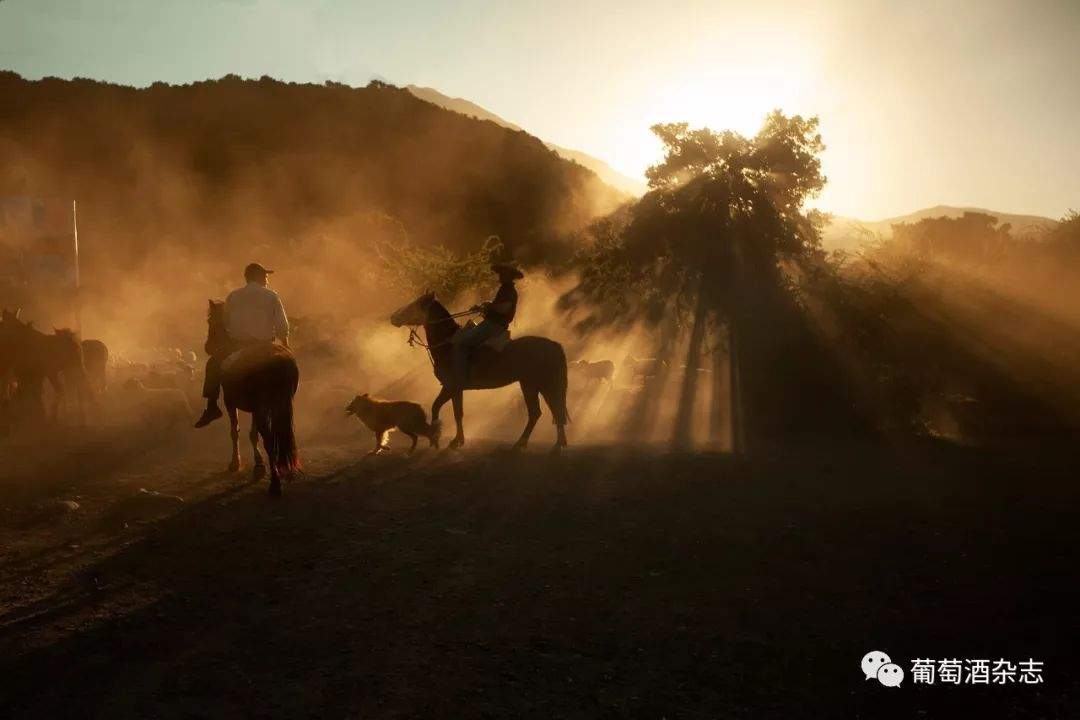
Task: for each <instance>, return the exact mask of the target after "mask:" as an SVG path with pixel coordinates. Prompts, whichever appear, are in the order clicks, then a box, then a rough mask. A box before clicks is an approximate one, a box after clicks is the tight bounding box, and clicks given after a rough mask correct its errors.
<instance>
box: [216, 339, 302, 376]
mask: <svg viewBox="0 0 1080 720" xmlns="http://www.w3.org/2000/svg"><path fill="white" fill-rule="evenodd" d="M288 355H291V353H290V352H289V349H288V348H287V347H285V346H284V345H282V344H281V343H279V342H276V341H273V340H265V341H261V340H260V341H254V342H247V343H243V344H240V345H238V346H236V347H234V348H233V349H232V351H231V352H229V353H228V354H227V355H226V356H225V357H224V358H223V359H222V361H221V372H222V375H234V376H235V375H243V374H245V373H247V372H249V371H251V370H254V369H255V368H257V367H259V366H260V365H263V364H265V363H267V362H269V361H271V360H274V359H276V358H279V357H285V356H288Z"/></svg>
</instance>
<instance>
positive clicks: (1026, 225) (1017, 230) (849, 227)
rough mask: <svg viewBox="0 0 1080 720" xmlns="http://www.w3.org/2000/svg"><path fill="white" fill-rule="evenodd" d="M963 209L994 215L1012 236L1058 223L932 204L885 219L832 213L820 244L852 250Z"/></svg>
mask: <svg viewBox="0 0 1080 720" xmlns="http://www.w3.org/2000/svg"><path fill="white" fill-rule="evenodd" d="M966 212H976V213H984V214H986V215H992V216H994V217H996V218H997V221H998V224H999V225H1000V224H1004V223H1008V224H1009V225H1011V226H1012V232H1013V235H1015V236H1018V237H1024V236H1028V237H1032V236H1038V235H1042V234H1043V233H1045V232H1046V231H1047V230H1050V229H1052V228H1053V227H1055V226H1056V225H1057V224H1058V221H1057V220H1054V219H1053V218H1048V217H1043V216H1041V215H1017V214H1015V213H1005V212H999V211H997V210H987V209H985V208H976V207H955V206H953V205H935V206H934V207H930V208H924V209H922V210H916V211H915V212H912V213H908V214H907V215H898V216H896V217H891V218H886V219H884V220H859V219H857V218H850V217H843V216H840V215H835V216H833V219H832V222H830V223H829V224H828V225H826V226H825V229H824V230H823V231H822V245H823V246H824V247H825V249H826V250H852V249H854V248H856V247H858V246H859V245H860V244H862V243H864V242H866V241H868V240H873V239H874V238H875V237H881V238H889V237H892V226H893V225H899V224H900V223H915V222H918V221H920V220H922V219H924V218H939V217H948V218H958V217H960V216H962V215H963V214H964V213H966Z"/></svg>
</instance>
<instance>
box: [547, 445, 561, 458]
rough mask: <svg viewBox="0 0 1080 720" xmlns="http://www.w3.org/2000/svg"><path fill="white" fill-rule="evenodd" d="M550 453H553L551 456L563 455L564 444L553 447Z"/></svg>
mask: <svg viewBox="0 0 1080 720" xmlns="http://www.w3.org/2000/svg"><path fill="white" fill-rule="evenodd" d="M548 454H549V455H551V457H558V456H559V455H562V445H556V446H555V447H553V448H551V452H550V453H548Z"/></svg>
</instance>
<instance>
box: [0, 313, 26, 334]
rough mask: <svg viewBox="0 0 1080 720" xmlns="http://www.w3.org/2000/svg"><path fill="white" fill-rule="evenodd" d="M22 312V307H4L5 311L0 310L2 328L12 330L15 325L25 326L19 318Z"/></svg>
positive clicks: (0, 325) (0, 326)
mask: <svg viewBox="0 0 1080 720" xmlns="http://www.w3.org/2000/svg"><path fill="white" fill-rule="evenodd" d="M20 314H22V308H15V309H14V310H8V309H7V308H4V309H3V311H0V328H3V329H5V330H10V329H13V328H15V327H24V325H23V322H22V321H21V320H19V315H20Z"/></svg>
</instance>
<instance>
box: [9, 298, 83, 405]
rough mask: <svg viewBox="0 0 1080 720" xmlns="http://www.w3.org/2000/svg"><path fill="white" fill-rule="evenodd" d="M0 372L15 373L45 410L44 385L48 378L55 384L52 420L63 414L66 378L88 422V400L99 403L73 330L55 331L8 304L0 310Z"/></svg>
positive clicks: (23, 391) (22, 389)
mask: <svg viewBox="0 0 1080 720" xmlns="http://www.w3.org/2000/svg"><path fill="white" fill-rule="evenodd" d="M0 356H2V357H0V366H4V367H0V375H6V374H7V373H8V372H9V371H10V372H11V373H12V374H14V376H15V381H16V383H17V384H18V387H19V392H20V394H21V395H23V396H25V395H26V394H27V393H26V391H27V390H29V391H30V392H31V393H32V394H34V395H35V398H34V404H35V405H36V406H37V407H38V408H39V409H38V410H37V412H41V410H40V407H41V399H40V388H41V384H42V381H43V380H48V381H49V384H50V385H51V386H52V388H53V407H52V413H51V417H52V421H53V422H56V421H57V419H58V418H59V414H60V404H61V403H62V402H63V399H64V385H65V382H70V383H71V384H72V385H74V387H75V390H76V394H77V397H78V403H79V420H80V422H83V423H85V421H86V411H85V407H84V406H85V404H87V403H89V404H91V405H93V404H95V399H94V394H93V392H92V391H91V389H90V384H89V382H88V381H87V378H86V370H85V368H84V367H83V355H82V347H81V345H80V344H79V339H78V337H77V336H76V335H75V333H74V332H72V331H71V330H63V329H61V330H54V331H53V333H52V334H51V335H49V334H46V333H43V332H41V331H40V330H38V329H37V328H35V327H34V326H33V324H32V323H29V322H25V323H24V322H23V321H22V320H20V319H19V311H18V310H16V311H14V312H11V311H9V310H7V309H6V308H5V309H4V310H3V313H2V314H0Z"/></svg>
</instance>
